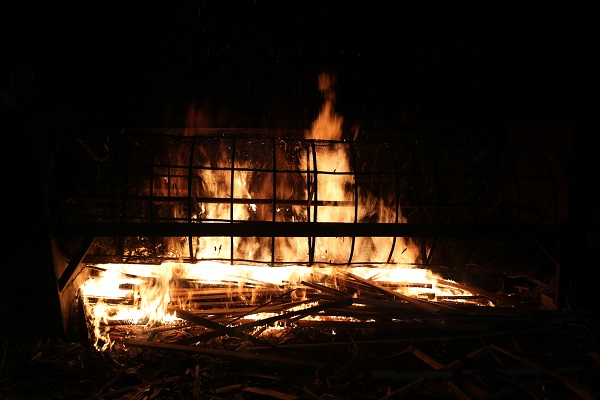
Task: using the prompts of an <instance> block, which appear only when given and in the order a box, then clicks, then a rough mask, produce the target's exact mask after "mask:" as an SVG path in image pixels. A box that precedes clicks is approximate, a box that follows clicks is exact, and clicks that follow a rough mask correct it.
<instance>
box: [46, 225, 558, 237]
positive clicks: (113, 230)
mask: <svg viewBox="0 0 600 400" xmlns="http://www.w3.org/2000/svg"><path fill="white" fill-rule="evenodd" d="M50 233H51V235H53V236H55V237H59V236H72V237H79V236H94V237H118V236H154V237H182V236H200V237H207V236H234V237H252V236H259V237H273V236H276V237H348V236H360V237H479V236H485V237H510V238H514V237H538V238H539V237H553V236H557V235H559V234H560V233H561V229H560V228H559V227H557V226H550V225H533V224H458V223H427V224H418V223H399V224H396V223H364V222H356V223H343V222H274V221H239V222H223V223H202V222H198V223H173V222H164V223H163V222H141V223H102V222H100V223H88V222H82V223H57V224H54V225H53V226H51V227H50Z"/></svg>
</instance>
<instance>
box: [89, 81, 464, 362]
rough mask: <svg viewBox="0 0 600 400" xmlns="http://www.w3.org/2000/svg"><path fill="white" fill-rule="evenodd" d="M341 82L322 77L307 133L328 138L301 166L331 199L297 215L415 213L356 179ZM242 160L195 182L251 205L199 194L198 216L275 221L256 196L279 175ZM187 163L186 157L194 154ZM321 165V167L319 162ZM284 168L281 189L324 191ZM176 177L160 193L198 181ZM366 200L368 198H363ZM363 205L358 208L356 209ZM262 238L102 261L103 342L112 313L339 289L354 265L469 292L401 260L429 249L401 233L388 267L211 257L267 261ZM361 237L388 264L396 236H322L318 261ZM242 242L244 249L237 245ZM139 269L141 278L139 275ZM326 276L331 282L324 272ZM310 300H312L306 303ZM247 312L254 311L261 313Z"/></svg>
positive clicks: (380, 275) (283, 242)
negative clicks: (219, 297)
mask: <svg viewBox="0 0 600 400" xmlns="http://www.w3.org/2000/svg"><path fill="white" fill-rule="evenodd" d="M333 84H334V79H333V77H332V76H330V75H327V74H322V75H321V76H319V89H320V91H321V93H322V94H323V97H324V104H323V107H322V109H321V112H320V113H319V115H318V117H317V118H316V120H315V121H314V123H313V124H312V127H311V129H310V130H308V131H307V132H306V133H305V137H306V138H307V139H314V140H315V141H321V142H319V144H318V145H317V146H315V149H316V154H309V155H308V156H307V157H306V158H298V160H297V163H298V164H299V165H296V166H295V168H297V169H298V170H301V171H312V172H314V176H315V178H314V185H315V186H318V200H319V201H320V202H322V204H323V205H322V206H320V208H319V213H318V215H316V212H315V213H312V214H310V215H309V214H308V213H307V208H306V207H304V208H303V207H301V206H298V205H292V206H290V207H291V208H292V210H293V213H292V217H291V222H294V221H310V222H343V223H352V222H357V221H365V220H369V221H371V222H378V223H390V222H396V221H399V222H403V221H405V220H404V218H403V216H402V215H396V210H395V209H392V208H390V207H388V206H386V204H389V201H388V202H386V201H385V199H380V198H375V197H374V196H373V195H372V194H371V193H370V192H368V191H367V190H364V189H362V188H360V187H355V186H356V185H357V184H356V182H355V181H354V179H355V175H354V174H353V168H352V166H351V164H350V159H349V153H348V152H349V150H348V146H346V145H345V143H344V142H343V141H341V142H340V140H341V138H342V128H343V118H342V117H341V116H339V115H337V114H336V113H335V111H334V107H333V106H334V100H335V92H334V90H333ZM187 119H188V124H189V126H188V127H189V128H196V127H203V126H205V123H206V120H205V117H204V115H203V113H202V112H201V111H200V110H199V109H197V108H196V107H192V108H190V112H189V113H188V118H187ZM328 141H332V142H328ZM334 141H335V142H334ZM201 151H203V152H204V151H206V150H201ZM224 153H225V152H224ZM170 156H172V157H173V158H174V159H177V158H178V157H181V155H180V154H173V155H170ZM200 156H201V157H205V158H206V159H207V160H213V163H215V162H216V163H223V165H228V161H219V160H215V158H216V155H215V154H208V153H204V154H201V155H200ZM176 161H180V160H176ZM252 161H253V162H254V163H257V162H259V161H257V160H252ZM317 161H318V163H317ZM235 162H236V165H235V167H236V169H235V171H234V172H233V173H234V176H233V177H232V176H231V173H232V172H231V170H225V169H224V170H219V171H215V170H211V169H200V170H198V176H197V178H198V181H197V182H196V181H194V185H196V184H197V185H199V187H198V188H195V189H193V190H196V189H197V190H199V191H200V192H201V193H202V196H204V197H212V198H229V197H230V196H231V197H233V198H237V199H244V200H248V201H245V202H244V203H243V204H234V203H233V202H232V203H229V202H207V203H203V202H198V203H197V204H196V205H195V211H196V214H195V218H197V219H198V220H203V222H204V221H206V222H207V223H211V222H214V221H218V220H229V219H230V218H231V217H233V220H235V221H246V220H249V219H260V220H268V218H267V217H264V216H261V212H264V211H261V210H263V209H262V208H260V207H259V206H257V204H254V203H253V202H252V201H251V200H253V199H257V198H265V197H266V198H268V196H263V194H264V193H263V192H265V193H267V192H268V190H271V191H272V190H273V180H274V178H273V176H272V174H271V175H270V176H264V177H256V176H254V175H253V174H254V171H253V170H252V167H253V165H252V164H253V163H252V162H251V160H238V159H236V160H235ZM177 165H185V163H180V164H177ZM313 166H316V171H314V168H313ZM288 168H290V169H293V168H294V166H293V165H292V166H288ZM282 175H284V174H278V173H275V180H276V185H275V186H276V188H277V189H276V190H277V195H278V196H280V198H286V197H285V196H287V193H291V192H293V191H294V190H296V191H302V190H303V193H299V194H298V193H295V194H294V195H296V196H298V197H299V198H303V199H307V200H308V201H309V202H310V201H314V200H316V199H315V198H313V196H316V194H315V192H316V191H315V190H314V189H312V188H307V187H304V188H303V189H302V188H298V187H291V188H290V186H289V182H288V181H286V179H285V178H282V177H281V176H282ZM171 179H172V180H171V182H170V186H169V187H164V186H163V187H156V188H155V189H154V190H155V193H157V194H159V193H161V192H160V190H161V189H162V190H163V192H162V193H161V194H163V195H165V196H168V195H169V190H171V188H173V187H174V188H177V190H187V189H184V188H187V187H188V182H187V181H184V180H183V179H184V178H181V179H182V181H181V182H177V179H179V178H177V177H174V178H171ZM261 180H262V181H261ZM257 182H258V183H257ZM261 196H262V197H261ZM289 196H291V195H289ZM356 205H358V206H357V207H356ZM232 207H233V208H232ZM355 210H358V211H357V212H356V213H355ZM179 211H180V210H171V212H172V213H173V214H174V215H178V213H179ZM281 211H282V210H280V209H277V210H276V212H277V213H280V214H279V215H281V214H283V213H282V212H281ZM288 211H289V210H288ZM279 215H278V216H277V217H274V218H281V220H284V219H283V218H284V217H282V216H281V217H280V216H279ZM288 218H289V217H288ZM374 219H375V220H374ZM179 239H180V238H172V239H171V240H172V242H173V243H172V245H171V249H172V252H173V254H174V255H175V256H177V254H178V253H177V252H178V249H179V248H181V247H185V246H182V245H181V243H177V241H178V240H179ZM260 239H261V238H256V237H248V238H246V237H244V238H233V240H231V239H230V238H229V237H209V238H206V237H204V238H198V239H197V242H196V243H194V249H195V253H194V255H193V256H194V258H195V259H197V260H198V262H196V263H193V264H186V263H176V262H166V263H163V264H160V265H146V264H144V265H137V264H136V265H129V264H106V265H99V266H97V267H98V269H99V270H101V272H100V273H99V274H98V276H93V277H90V278H89V280H88V281H87V282H85V284H84V285H82V286H81V288H80V289H81V293H82V296H83V298H84V300H85V304H86V314H87V318H88V321H89V322H90V325H91V326H92V327H93V331H94V336H95V337H96V346H97V347H98V348H99V349H101V350H105V349H107V348H109V347H110V345H111V339H110V336H109V330H110V328H109V326H110V321H127V322H129V323H130V324H141V325H145V326H154V325H156V324H165V323H170V322H173V321H177V320H178V318H177V316H176V315H175V313H170V312H169V311H168V308H169V306H176V307H179V308H180V309H185V310H189V309H193V307H194V302H193V301H192V294H193V295H194V296H200V297H201V296H202V292H201V290H202V289H208V288H210V287H212V286H214V287H218V288H220V289H222V290H224V291H226V292H227V293H228V295H229V296H233V295H237V296H239V297H240V298H243V299H244V300H245V301H246V303H247V304H250V305H253V304H260V302H262V301H265V299H264V298H265V296H266V297H267V298H271V297H275V296H277V295H278V294H281V293H284V292H289V291H293V293H292V297H294V296H295V298H297V299H299V300H303V289H306V287H305V285H304V283H303V282H307V283H316V284H321V285H327V286H330V287H332V288H333V289H335V286H336V282H340V281H341V280H343V279H345V275H344V274H346V273H351V274H353V275H356V276H358V277H361V278H364V279H368V280H370V281H372V282H382V283H385V284H386V285H387V286H386V287H387V288H389V289H390V290H394V291H396V292H398V293H400V294H402V295H404V296H410V297H415V298H419V297H426V298H427V299H428V300H430V301H434V300H435V297H436V296H442V295H456V294H462V295H464V294H469V293H465V292H464V291H462V292H459V293H458V291H457V289H452V288H448V287H439V286H438V285H437V277H436V276H434V275H433V274H432V273H431V271H429V270H426V269H417V268H410V267H401V266H400V265H411V264H414V263H415V262H416V260H417V256H418V254H419V252H418V249H416V248H414V245H412V244H411V243H410V242H408V241H406V242H405V241H404V240H403V239H402V238H396V245H395V247H394V249H395V250H394V254H393V255H392V259H393V262H394V263H393V264H389V265H385V266H379V267H374V266H365V267H355V266H326V267H322V266H320V267H309V266H300V265H293V261H290V262H289V264H292V265H285V266H278V267H273V266H264V265H238V264H236V265H230V264H225V263H222V262H216V261H210V259H215V258H218V256H219V255H220V254H228V253H230V252H234V251H235V253H236V254H239V255H241V257H242V258H244V259H246V260H253V261H257V262H259V263H260V262H262V263H265V261H269V260H270V254H267V253H269V252H270V251H271V248H270V242H269V245H268V246H266V245H265V243H263V242H262V241H261V240H260ZM351 240H356V246H355V248H356V249H359V250H360V251H357V252H358V253H360V254H356V257H357V258H360V261H361V262H365V263H369V262H371V263H376V262H379V263H381V260H387V259H388V256H389V254H388V253H389V249H390V248H391V246H390V245H391V243H392V241H393V240H394V238H391V237H374V238H361V237H356V238H351V237H317V238H315V248H314V256H315V261H321V262H323V263H324V264H323V265H326V264H327V263H330V264H331V260H334V261H337V260H348V246H347V243H349V242H350V241H351ZM276 245H277V249H276V251H277V252H278V257H281V258H283V259H284V260H299V259H306V258H307V257H308V248H307V238H306V237H302V238H294V237H290V238H277V239H276ZM232 246H233V247H234V249H232V248H231V247H232ZM265 248H266V249H265ZM265 254H267V255H265ZM267 256H268V257H267ZM131 276H135V277H136V278H131ZM324 279H325V281H323V280H324ZM183 284H185V285H183ZM261 289H267V290H266V291H263V292H262V293H263V297H262V298H259V297H260V296H258V291H259V290H261ZM296 289H300V290H296ZM198 293H200V295H198ZM206 293H208V291H207V292H206ZM265 293H266V295H265ZM196 298H197V297H196ZM267 301H268V300H267ZM303 306H306V305H298V306H297V307H303ZM264 315H267V314H265V313H263V312H261V313H260V314H256V315H255V317H256V318H261V317H263V316H264ZM245 318H252V316H246V317H245ZM313 318H314V317H313Z"/></svg>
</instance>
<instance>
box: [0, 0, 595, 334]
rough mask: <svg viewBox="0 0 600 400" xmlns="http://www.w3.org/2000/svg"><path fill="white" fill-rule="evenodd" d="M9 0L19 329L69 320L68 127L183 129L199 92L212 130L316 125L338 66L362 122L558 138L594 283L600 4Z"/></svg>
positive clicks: (13, 299) (10, 273)
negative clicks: (64, 217) (63, 313)
mask: <svg viewBox="0 0 600 400" xmlns="http://www.w3.org/2000/svg"><path fill="white" fill-rule="evenodd" d="M2 7H3V8H4V9H3V12H2V14H3V18H4V19H5V23H4V24H3V25H4V28H3V29H4V30H5V34H4V35H3V36H4V39H3V40H4V43H3V45H2V49H1V51H2V54H1V55H2V57H1V60H2V61H1V64H0V65H1V70H0V106H1V113H2V121H3V123H2V126H3V127H4V128H3V131H4V133H3V141H4V144H3V149H4V150H5V157H4V162H5V164H6V166H5V171H6V176H5V185H4V188H5V190H4V192H5V194H4V196H5V197H6V198H7V199H9V202H8V205H6V206H5V207H4V210H5V212H6V214H7V217H6V225H5V226H6V227H7V228H8V229H5V234H6V235H7V236H8V237H9V240H8V244H7V245H6V249H5V252H6V253H8V254H9V257H8V258H7V262H6V263H5V264H4V265H3V266H2V272H1V273H2V281H3V285H4V287H3V292H4V293H5V294H6V293H12V294H11V295H9V296H5V297H6V298H7V299H6V300H4V301H3V304H2V306H1V307H0V310H1V311H2V312H3V314H4V315H3V316H2V318H3V321H11V322H10V324H11V326H12V325H14V326H15V327H16V328H17V331H18V330H19V329H22V327H21V328H19V324H20V323H24V322H23V321H29V323H30V322H31V321H32V320H33V321H35V323H34V325H35V329H40V330H42V331H44V332H46V331H48V332H56V330H55V321H57V319H56V318H55V313H54V310H56V309H55V308H54V307H52V306H53V305H54V304H56V302H55V300H56V288H55V285H54V282H53V279H54V274H53V270H52V264H51V261H50V259H49V250H48V248H47V246H48V245H47V243H46V242H47V231H46V226H45V204H44V201H43V192H42V190H41V189H40V187H43V185H42V182H43V178H44V175H45V174H46V172H47V170H48V167H49V165H50V162H49V160H51V155H52V153H53V149H55V148H56V147H57V146H59V145H60V143H61V141H63V140H65V138H67V137H70V136H85V135H86V134H93V133H98V132H100V133H101V132H104V131H106V130H109V131H115V130H116V131H118V130H120V129H122V128H160V127H175V128H182V127H185V126H186V113H187V112H188V109H189V108H190V107H192V106H194V107H195V109H196V110H197V111H199V115H200V114H201V118H200V119H199V120H197V121H196V126H202V127H211V128H218V127H237V128H267V127H281V128H283V127H285V128H305V127H308V126H309V124H310V122H312V121H313V120H314V119H315V118H316V116H317V114H318V112H319V109H320V107H321V104H322V98H321V95H320V93H319V91H318V86H317V79H318V75H319V73H320V72H329V73H332V74H334V76H335V77H336V82H337V85H336V94H337V97H336V103H335V107H336V110H337V112H338V113H339V114H340V115H342V116H343V117H344V118H345V120H347V121H356V122H358V123H359V124H360V125H362V126H369V127H376V126H378V125H381V124H388V125H390V124H391V125H394V126H398V127H401V128H403V129H430V128H431V129H439V130H441V131H447V132H453V131H456V130H468V131H470V132H475V133H477V134H481V135H494V136H495V137H496V138H498V139H499V141H501V142H503V141H506V142H511V141H512V142H514V141H516V142H517V143H519V144H533V145H536V146H541V147H544V148H545V149H546V148H547V149H549V150H550V151H551V152H555V153H556V158H557V160H558V162H559V163H561V166H560V168H562V169H563V170H569V173H570V174H571V176H572V177H573V178H572V182H571V183H572V185H571V189H570V190H571V202H570V207H569V210H568V218H567V220H566V221H565V223H566V224H567V225H568V229H569V232H571V233H573V235H571V236H570V238H571V239H570V240H572V243H570V245H572V246H573V257H577V259H576V260H577V261H576V262H573V264H575V265H577V266H578V267H577V268H578V269H577V270H576V271H572V272H571V275H572V276H575V275H579V274H582V276H583V278H582V279H580V280H578V281H577V282H584V283H576V282H575V280H573V281H572V282H569V284H570V285H575V286H574V288H572V289H571V290H572V291H574V292H577V291H579V290H581V289H580V286H579V285H582V286H581V287H583V286H585V285H587V284H589V282H590V279H591V282H594V281H593V279H596V278H597V272H595V271H596V270H597V268H596V267H597V262H596V261H595V260H596V258H595V257H593V258H592V257H590V256H591V255H593V253H594V251H593V249H595V248H596V243H597V223H598V221H599V220H600V217H599V211H598V208H596V204H597V201H596V200H595V197H594V193H595V191H596V190H597V188H598V183H597V182H598V180H597V179H596V178H597V176H598V172H597V170H598V168H597V166H596V159H597V156H598V130H597V116H596V115H597V114H596V113H597V111H598V89H599V88H598V71H599V69H598V63H597V58H598V30H597V25H598V15H599V14H598V9H597V8H598V7H597V5H596V2H581V3H580V2H559V1H547V2H542V3H540V2H454V1H446V2H439V3H436V2H429V1H427V2H422V1H408V2H399V1H389V2H387V1H373V2H367V1H365V2H354V1H323V2H311V1H260V0H257V1H238V2H229V1H214V2H209V1H130V2H110V1H109V2H86V1H82V2H76V1H73V2H35V1H19V2H12V3H9V4H8V5H4V6H2ZM449 134H450V133H449ZM573 160H575V162H573ZM596 282H597V281H596ZM585 290H587V288H586V289H585ZM583 304H584V305H585V302H583ZM588 304H589V303H588ZM46 306H49V307H46ZM46 308H50V309H51V311H50V312H46V311H45V310H46ZM56 311H57V310H56ZM15 321H16V322H15Z"/></svg>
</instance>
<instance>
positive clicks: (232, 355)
mask: <svg viewBox="0 0 600 400" xmlns="http://www.w3.org/2000/svg"><path fill="white" fill-rule="evenodd" d="M124 344H125V345H126V346H131V347H140V348H146V349H155V350H165V351H173V352H180V353H192V354H200V355H205V356H211V357H222V358H229V359H242V360H247V361H258V362H265V363H273V364H288V365H296V366H303V367H317V368H318V367H323V366H324V364H323V363H319V362H314V361H309V360H300V359H297V358H284V357H274V356H268V355H258V354H255V353H246V352H238V351H230V350H217V349H209V348H205V347H198V346H182V345H177V344H169V343H156V342H147V341H144V340H132V339H125V340H124Z"/></svg>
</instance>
